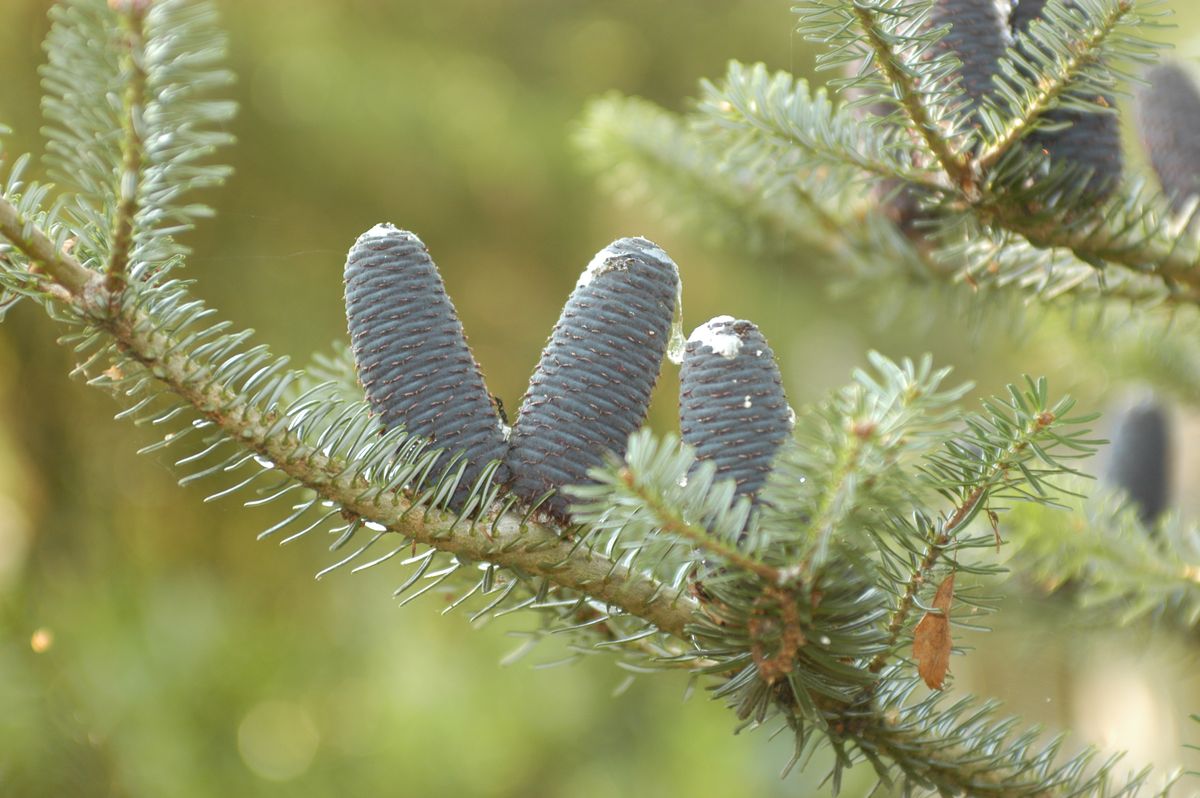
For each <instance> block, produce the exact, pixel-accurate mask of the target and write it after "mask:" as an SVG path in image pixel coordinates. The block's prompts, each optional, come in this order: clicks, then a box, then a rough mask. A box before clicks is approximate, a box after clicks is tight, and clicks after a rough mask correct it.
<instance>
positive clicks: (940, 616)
mask: <svg viewBox="0 0 1200 798" xmlns="http://www.w3.org/2000/svg"><path fill="white" fill-rule="evenodd" d="M953 602H954V574H953V573H951V574H950V575H949V576H947V577H946V578H945V580H943V581H942V583H941V584H940V585H938V589H937V593H936V594H934V597H933V609H932V610H930V611H929V612H927V613H925V616H924V617H923V618H921V621H920V623H918V624H917V628H916V629H914V630H913V659H915V660H916V661H917V673H919V674H920V675H921V678H922V679H924V680H925V684H927V685H928V686H929V687H930V688H931V689H933V690H941V689H942V685H943V684H944V683H945V681H946V672H947V671H949V670H950V649H951V648H952V647H953V645H954V644H953V641H952V640H951V639H950V605H951V604H952V603H953Z"/></svg>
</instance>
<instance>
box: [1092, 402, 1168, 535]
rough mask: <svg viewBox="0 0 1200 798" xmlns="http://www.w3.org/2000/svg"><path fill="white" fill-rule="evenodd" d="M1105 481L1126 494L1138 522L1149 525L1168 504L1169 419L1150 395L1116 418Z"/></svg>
mask: <svg viewBox="0 0 1200 798" xmlns="http://www.w3.org/2000/svg"><path fill="white" fill-rule="evenodd" d="M1105 481H1106V482H1107V483H1109V484H1110V485H1113V486H1114V487H1118V488H1121V489H1122V490H1124V491H1125V492H1126V493H1127V494H1129V498H1130V500H1132V501H1133V503H1134V505H1135V506H1136V507H1137V511H1138V517H1139V518H1141V519H1142V523H1144V524H1146V525H1147V526H1152V525H1153V524H1154V522H1155V521H1157V520H1158V517H1159V516H1161V515H1162V514H1163V513H1164V512H1166V510H1167V507H1168V506H1169V505H1170V503H1171V420H1170V417H1169V416H1168V413H1167V410H1166V408H1164V407H1163V406H1162V404H1160V403H1159V402H1158V401H1157V400H1155V399H1153V398H1151V399H1147V400H1144V401H1142V402H1140V403H1139V404H1136V405H1134V406H1133V407H1131V408H1129V409H1128V410H1126V411H1125V412H1124V413H1123V414H1122V415H1121V417H1120V418H1119V419H1118V420H1117V425H1116V429H1115V430H1114V431H1113V441H1112V446H1111V447H1110V449H1109V462H1108V469H1107V471H1106V473H1105Z"/></svg>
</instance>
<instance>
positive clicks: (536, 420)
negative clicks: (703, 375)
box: [504, 238, 679, 521]
mask: <svg viewBox="0 0 1200 798" xmlns="http://www.w3.org/2000/svg"><path fill="white" fill-rule="evenodd" d="M678 290H679V272H678V269H676V267H675V263H674V262H673V261H672V260H671V259H670V258H669V257H668V256H667V253H665V252H663V251H662V250H661V249H660V248H659V247H657V246H656V245H655V244H653V243H651V242H650V241H647V240H646V239H644V238H622V239H620V240H619V241H615V242H613V243H612V244H611V245H609V246H608V247H606V248H605V249H603V250H601V251H600V252H599V253H598V254H597V255H596V257H595V258H593V259H592V262H591V263H590V264H589V265H588V267H587V270H586V271H585V272H584V273H583V275H582V276H581V277H580V278H579V282H578V283H577V284H576V286H575V290H574V291H573V292H572V293H571V296H570V298H569V299H568V300H567V304H566V306H565V307H564V308H563V311H562V315H561V316H560V317H559V320H558V324H557V325H555V327H554V332H553V333H552V334H551V336H550V341H549V342H548V343H547V344H546V348H545V349H544V350H543V351H542V357H541V360H540V361H539V363H538V366H537V370H536V371H535V372H534V374H533V378H532V379H531V380H530V383H529V390H528V392H526V394H525V398H524V400H523V401H522V403H521V410H520V413H519V415H518V417H517V421H516V424H514V425H513V431H512V439H511V443H510V447H509V451H508V456H507V457H506V458H505V461H504V462H505V464H506V465H507V466H508V468H509V470H510V473H511V479H512V483H511V486H512V490H513V492H514V493H516V494H517V495H518V496H520V497H522V498H523V499H525V500H526V501H528V502H531V503H532V502H536V501H539V500H540V499H541V498H542V497H543V496H545V495H546V493H547V492H549V491H552V490H553V491H559V489H560V488H562V487H563V486H564V485H578V484H584V483H587V482H589V481H590V480H589V479H588V476H587V471H588V469H589V468H593V467H596V466H599V465H602V464H603V462H604V455H605V453H606V452H611V453H614V454H617V455H621V454H624V452H625V446H626V442H627V441H628V438H629V435H630V434H631V433H633V432H634V431H635V430H637V429H638V427H640V426H641V425H642V423H643V422H644V421H645V419H646V411H647V410H648V408H649V406H650V393H651V391H652V390H653V389H654V383H655V382H656V381H657V379H658V373H659V369H660V368H661V367H662V360H663V355H664V353H665V352H666V347H667V339H668V337H669V334H670V329H671V318H672V316H673V315H674V312H675V303H676V296H677V293H678ZM570 504H571V501H570V498H569V497H568V496H566V495H564V494H563V493H561V492H556V493H555V494H554V495H553V496H552V497H551V498H550V499H549V500H548V501H547V502H545V503H544V504H542V505H541V508H542V509H543V510H545V511H547V512H548V513H550V514H551V515H553V516H554V517H556V518H558V519H560V520H564V521H566V520H569V513H568V508H569V507H570Z"/></svg>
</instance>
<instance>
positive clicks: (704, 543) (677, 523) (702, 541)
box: [617, 467, 782, 584]
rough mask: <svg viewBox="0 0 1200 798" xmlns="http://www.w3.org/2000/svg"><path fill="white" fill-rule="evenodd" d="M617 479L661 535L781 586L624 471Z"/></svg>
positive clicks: (774, 571) (757, 563)
mask: <svg viewBox="0 0 1200 798" xmlns="http://www.w3.org/2000/svg"><path fill="white" fill-rule="evenodd" d="M617 476H618V479H620V481H621V483H622V484H623V485H624V486H625V488H626V489H627V490H628V491H629V492H630V494H631V495H632V496H633V497H635V498H637V499H640V500H641V502H642V503H643V504H644V505H645V507H646V509H647V510H648V511H649V513H650V515H651V517H652V518H653V519H654V523H655V525H656V526H657V527H658V528H659V529H661V530H662V531H663V532H668V533H670V534H673V535H678V536H680V537H682V538H686V539H687V540H689V541H691V542H692V543H693V544H694V545H695V546H696V547H697V548H700V549H703V550H704V551H707V552H708V553H710V554H712V555H715V556H717V557H720V558H721V559H722V560H724V561H725V562H727V563H729V564H730V565H732V566H734V567H736V568H740V569H742V570H743V571H746V572H747V573H751V574H754V575H755V576H757V577H759V578H760V579H762V580H763V581H765V582H767V583H768V584H778V583H780V582H782V575H781V572H780V571H779V569H778V568H775V567H774V566H771V565H768V564H767V563H764V562H762V561H761V560H757V559H755V558H754V557H751V556H749V555H747V554H743V553H742V552H740V551H738V550H737V549H736V548H734V547H733V546H727V545H725V543H723V542H722V541H721V540H719V539H717V538H716V537H715V536H713V535H712V534H711V533H710V532H709V531H708V530H707V529H704V528H703V527H700V526H697V525H696V524H693V523H691V522H689V521H688V520H687V519H686V518H684V517H683V516H682V515H681V514H680V513H678V512H676V511H675V509H674V508H672V507H670V506H668V505H667V504H666V502H664V501H663V500H662V499H661V497H660V496H658V495H657V494H656V493H655V492H654V491H653V490H651V489H650V488H649V487H648V486H647V485H646V484H645V483H643V482H642V480H640V479H639V478H638V476H637V475H636V474H635V473H634V472H633V471H632V470H631V469H629V468H628V467H625V468H622V469H621V470H620V471H618V472H617Z"/></svg>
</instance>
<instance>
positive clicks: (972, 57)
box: [928, 0, 1009, 108]
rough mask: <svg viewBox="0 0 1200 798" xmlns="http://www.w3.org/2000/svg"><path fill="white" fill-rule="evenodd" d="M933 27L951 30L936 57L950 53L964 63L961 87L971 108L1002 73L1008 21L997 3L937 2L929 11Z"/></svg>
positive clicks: (980, 0)
mask: <svg viewBox="0 0 1200 798" xmlns="http://www.w3.org/2000/svg"><path fill="white" fill-rule="evenodd" d="M928 24H929V26H930V27H933V28H937V27H941V26H942V25H947V24H948V25H949V26H950V30H948V31H947V32H946V35H945V36H943V37H942V38H941V40H940V41H938V43H937V44H936V45H935V46H934V47H933V52H934V53H935V54H939V53H944V52H949V53H952V54H953V55H954V56H955V57H956V58H958V60H959V61H960V62H961V64H962V66H961V67H960V68H959V72H958V77H959V85H960V86H961V87H962V89H963V92H964V93H965V94H966V95H967V101H968V103H969V105H970V107H972V108H974V107H976V106H977V105H978V104H979V101H980V99H981V98H982V97H983V96H984V95H985V94H989V93H990V92H992V90H993V88H994V86H993V83H992V77H993V76H995V75H997V74H999V72H1000V59H1001V58H1003V57H1004V51H1005V50H1006V49H1007V48H1008V43H1009V31H1008V25H1007V20H1006V19H1005V17H1004V14H1003V13H1002V12H1001V9H1000V7H999V6H998V5H997V4H996V0H937V2H935V3H934V4H933V9H932V10H931V11H930V12H929V22H928Z"/></svg>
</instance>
